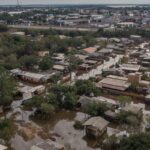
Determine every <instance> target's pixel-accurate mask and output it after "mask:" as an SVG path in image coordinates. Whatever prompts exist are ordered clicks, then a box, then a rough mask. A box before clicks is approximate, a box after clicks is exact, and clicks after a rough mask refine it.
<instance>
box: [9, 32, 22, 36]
mask: <svg viewBox="0 0 150 150" xmlns="http://www.w3.org/2000/svg"><path fill="white" fill-rule="evenodd" d="M11 35H16V36H24V35H25V32H13V33H11Z"/></svg>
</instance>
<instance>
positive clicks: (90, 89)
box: [75, 80, 100, 96]
mask: <svg viewBox="0 0 150 150" xmlns="http://www.w3.org/2000/svg"><path fill="white" fill-rule="evenodd" d="M75 86H76V88H77V93H78V94H79V95H88V96H89V95H90V94H94V96H98V95H100V90H99V89H98V88H97V87H96V86H95V85H94V83H93V82H92V81H90V80H78V81H77V82H76V83H75Z"/></svg>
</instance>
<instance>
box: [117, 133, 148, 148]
mask: <svg viewBox="0 0 150 150" xmlns="http://www.w3.org/2000/svg"><path fill="white" fill-rule="evenodd" d="M149 149H150V134H149V133H141V134H135V135H131V136H130V137H125V138H123V139H122V140H121V141H120V144H119V148H118V150H149Z"/></svg>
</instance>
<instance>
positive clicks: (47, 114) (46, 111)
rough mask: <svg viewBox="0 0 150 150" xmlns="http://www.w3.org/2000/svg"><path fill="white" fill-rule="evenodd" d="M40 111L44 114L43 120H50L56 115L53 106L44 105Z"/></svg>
mask: <svg viewBox="0 0 150 150" xmlns="http://www.w3.org/2000/svg"><path fill="white" fill-rule="evenodd" d="M40 111H41V114H42V118H49V117H51V116H52V115H53V114H54V112H55V108H54V106H53V105H51V104H47V103H42V104H41V107H40Z"/></svg>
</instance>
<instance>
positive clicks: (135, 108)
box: [121, 103, 145, 116]
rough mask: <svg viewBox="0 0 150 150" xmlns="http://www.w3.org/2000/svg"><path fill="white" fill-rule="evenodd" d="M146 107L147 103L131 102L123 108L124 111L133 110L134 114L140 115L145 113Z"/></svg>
mask: <svg viewBox="0 0 150 150" xmlns="http://www.w3.org/2000/svg"><path fill="white" fill-rule="evenodd" d="M144 109H145V104H142V103H139V104H134V103H131V104H129V105H126V106H125V107H123V108H121V110H122V111H125V112H132V113H133V114H135V115H139V116H140V115H141V114H142V113H143V110H144Z"/></svg>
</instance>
